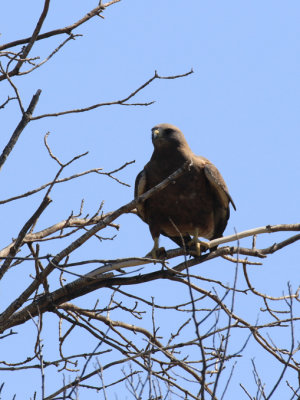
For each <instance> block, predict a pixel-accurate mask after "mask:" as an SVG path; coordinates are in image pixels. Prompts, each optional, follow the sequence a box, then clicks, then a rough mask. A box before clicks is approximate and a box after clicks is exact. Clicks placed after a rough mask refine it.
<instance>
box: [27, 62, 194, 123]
mask: <svg viewBox="0 0 300 400" xmlns="http://www.w3.org/2000/svg"><path fill="white" fill-rule="evenodd" d="M192 73H193V70H192V69H191V70H190V71H189V72H186V73H184V74H180V75H171V76H160V75H158V74H157V72H156V71H155V74H154V75H153V76H152V77H151V78H150V79H148V80H147V81H146V82H145V83H143V84H142V85H141V86H139V87H138V88H137V89H136V90H134V91H133V92H132V93H130V94H129V95H128V96H126V97H125V98H124V99H121V100H115V101H110V102H104V103H97V104H93V105H91V106H89V107H84V108H76V109H73V110H66V111H60V112H56V113H48V114H41V115H37V116H36V117H32V118H31V120H32V121H34V120H37V119H41V118H47V117H59V116H61V115H66V114H75V113H82V112H86V111H91V110H94V109H95V108H99V107H104V106H112V105H119V106H129V105H139V106H149V105H151V104H153V103H154V101H151V102H148V103H135V104H128V103H127V102H128V100H130V99H131V98H133V97H134V96H136V95H137V94H138V93H139V92H140V91H141V90H143V89H144V88H145V87H146V86H148V85H150V83H151V82H153V81H154V80H156V79H178V78H183V77H185V76H188V75H191V74H192Z"/></svg>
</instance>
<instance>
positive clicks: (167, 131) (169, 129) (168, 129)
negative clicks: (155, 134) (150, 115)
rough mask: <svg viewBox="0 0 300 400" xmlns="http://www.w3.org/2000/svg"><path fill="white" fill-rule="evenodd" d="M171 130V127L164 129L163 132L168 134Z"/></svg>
mask: <svg viewBox="0 0 300 400" xmlns="http://www.w3.org/2000/svg"><path fill="white" fill-rule="evenodd" d="M172 132H173V129H171V128H167V129H165V134H166V135H169V134H170V133H172Z"/></svg>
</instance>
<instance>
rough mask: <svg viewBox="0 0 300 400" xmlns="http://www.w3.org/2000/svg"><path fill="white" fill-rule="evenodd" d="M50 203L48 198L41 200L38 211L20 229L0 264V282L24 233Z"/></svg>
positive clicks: (20, 243) (19, 245) (20, 244)
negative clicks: (0, 264) (5, 257)
mask: <svg viewBox="0 0 300 400" xmlns="http://www.w3.org/2000/svg"><path fill="white" fill-rule="evenodd" d="M51 201H52V200H51V199H50V198H49V197H45V198H44V199H43V201H42V203H41V204H40V206H39V207H38V209H37V210H36V211H35V213H34V214H33V215H32V216H31V217H30V218H29V220H28V221H27V222H26V223H25V225H24V226H23V228H22V229H21V231H20V233H19V235H18V238H17V239H16V241H15V242H14V245H13V246H12V247H11V248H10V250H9V254H8V258H7V259H6V260H5V261H4V263H3V264H2V266H1V268H0V280H1V279H2V278H3V275H4V274H5V272H6V271H7V270H8V268H9V266H10V264H11V262H12V260H13V257H14V256H15V255H16V254H17V252H18V250H19V248H20V247H21V246H22V244H23V240H24V237H25V235H26V233H27V232H28V230H29V229H30V227H31V226H32V225H33V224H35V222H36V221H37V220H38V218H39V217H40V215H41V214H42V212H43V211H44V210H45V208H46V207H47V206H48V205H49V204H50V203H51Z"/></svg>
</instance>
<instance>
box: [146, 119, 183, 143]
mask: <svg viewBox="0 0 300 400" xmlns="http://www.w3.org/2000/svg"><path fill="white" fill-rule="evenodd" d="M151 131H152V143H153V145H154V147H155V148H160V147H165V146H174V147H178V146H181V145H185V144H187V143H186V140H185V138H184V136H183V133H182V132H181V130H180V129H179V128H177V127H176V126H174V125H171V124H158V125H155V126H154V127H153V128H152V130H151Z"/></svg>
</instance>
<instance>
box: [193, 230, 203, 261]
mask: <svg viewBox="0 0 300 400" xmlns="http://www.w3.org/2000/svg"><path fill="white" fill-rule="evenodd" d="M198 237H199V229H198V228H196V229H195V232H194V236H193V243H194V245H195V248H196V254H197V256H198V257H199V256H200V255H201V244H200V242H199V240H198Z"/></svg>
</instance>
